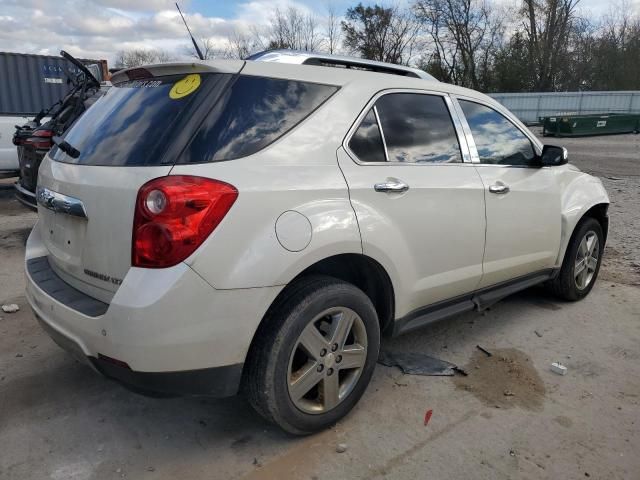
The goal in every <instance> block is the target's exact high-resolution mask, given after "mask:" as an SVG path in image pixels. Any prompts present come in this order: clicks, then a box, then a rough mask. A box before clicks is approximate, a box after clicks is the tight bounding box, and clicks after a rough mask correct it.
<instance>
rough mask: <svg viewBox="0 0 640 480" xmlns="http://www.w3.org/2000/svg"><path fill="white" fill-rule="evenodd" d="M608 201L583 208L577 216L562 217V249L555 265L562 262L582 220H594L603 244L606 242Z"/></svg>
mask: <svg viewBox="0 0 640 480" xmlns="http://www.w3.org/2000/svg"><path fill="white" fill-rule="evenodd" d="M608 210H609V201H608V199H607V201H606V202H600V203H595V204H593V205H591V206H589V207H586V208H584V209H583V210H582V211H580V212H579V214H577V215H572V216H566V215H563V218H562V224H563V229H562V230H563V234H562V249H561V250H560V253H559V255H558V259H557V261H556V263H557V264H558V265H562V261H563V260H564V255H565V253H566V251H567V247H568V246H569V242H570V241H571V238H572V237H573V235H574V233H575V231H576V228H577V227H578V225H579V224H580V222H581V221H582V219H584V218H593V219H595V220H596V221H597V222H598V223H599V224H600V227H601V228H602V235H603V236H604V243H605V244H606V241H607V234H608V231H609V215H608ZM603 247H604V245H603Z"/></svg>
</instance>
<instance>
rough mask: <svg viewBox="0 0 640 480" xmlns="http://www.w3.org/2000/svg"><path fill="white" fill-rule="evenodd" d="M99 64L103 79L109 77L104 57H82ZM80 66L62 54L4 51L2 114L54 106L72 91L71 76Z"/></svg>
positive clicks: (34, 111) (0, 75) (0, 57)
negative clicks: (106, 74) (101, 58)
mask: <svg viewBox="0 0 640 480" xmlns="http://www.w3.org/2000/svg"><path fill="white" fill-rule="evenodd" d="M80 61H81V62H82V63H84V64H98V65H99V68H98V69H95V71H96V72H98V73H99V76H100V78H98V80H99V81H102V80H104V79H105V73H106V71H107V70H106V69H107V64H106V61H104V60H86V59H81V60H80ZM77 73H78V69H77V68H76V67H75V66H74V65H73V64H72V63H71V62H69V61H67V60H65V59H64V58H62V57H59V56H51V55H31V54H24V53H11V52H0V115H8V116H19V115H35V114H37V113H38V112H40V111H41V110H42V109H46V108H49V107H51V105H53V104H54V103H56V102H57V101H58V100H60V99H61V98H62V97H64V95H65V94H66V93H67V92H68V91H69V89H70V87H71V85H70V84H69V83H68V82H67V80H68V78H69V75H76V74H77Z"/></svg>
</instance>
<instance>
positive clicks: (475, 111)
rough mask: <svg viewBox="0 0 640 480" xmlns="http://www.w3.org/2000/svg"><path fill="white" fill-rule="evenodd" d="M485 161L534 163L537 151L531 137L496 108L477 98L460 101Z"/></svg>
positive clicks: (501, 163)
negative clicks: (476, 100) (478, 100)
mask: <svg viewBox="0 0 640 480" xmlns="http://www.w3.org/2000/svg"><path fill="white" fill-rule="evenodd" d="M460 106H461V107H462V110H463V111H464V115H465V117H467V122H469V127H470V128H471V133H472V134H473V139H474V141H475V143H476V148H477V149H478V155H479V156H480V162H481V163H494V164H500V165H531V164H532V163H533V161H534V159H535V158H536V154H535V152H534V150H533V146H532V145H531V141H530V140H529V139H528V138H527V136H526V135H525V134H524V133H522V132H521V131H520V130H519V129H518V128H517V127H516V126H515V125H514V124H513V123H511V122H510V121H509V120H507V119H506V118H505V117H503V116H502V115H501V114H499V113H498V112H496V111H495V110H493V109H491V108H489V107H485V106H484V105H480V104H478V103H474V102H467V101H464V100H461V101H460Z"/></svg>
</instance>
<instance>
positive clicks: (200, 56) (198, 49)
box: [176, 2, 204, 60]
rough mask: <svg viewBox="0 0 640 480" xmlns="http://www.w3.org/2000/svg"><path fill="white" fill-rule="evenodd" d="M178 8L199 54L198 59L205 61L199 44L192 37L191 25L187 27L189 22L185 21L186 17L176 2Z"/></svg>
mask: <svg viewBox="0 0 640 480" xmlns="http://www.w3.org/2000/svg"><path fill="white" fill-rule="evenodd" d="M176 8H177V9H178V13H179V14H180V16H181V17H182V21H183V22H184V26H185V27H187V32H189V36H190V37H191V41H192V42H193V46H194V47H195V49H196V53H197V54H198V58H199V59H200V60H204V55H202V52H201V51H200V48H199V47H198V44H197V43H196V39H195V38H193V35H191V30H189V25H187V21H186V20H185V19H184V15H182V11H181V10H180V7H179V6H178V2H176Z"/></svg>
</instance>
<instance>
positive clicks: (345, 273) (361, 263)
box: [247, 253, 395, 356]
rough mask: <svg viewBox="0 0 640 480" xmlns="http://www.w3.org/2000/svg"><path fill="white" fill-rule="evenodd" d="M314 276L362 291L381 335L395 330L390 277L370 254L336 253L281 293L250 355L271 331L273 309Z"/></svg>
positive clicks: (297, 276)
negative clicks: (261, 336)
mask: <svg viewBox="0 0 640 480" xmlns="http://www.w3.org/2000/svg"><path fill="white" fill-rule="evenodd" d="M313 275H324V276H329V277H333V278H336V279H338V280H343V281H345V282H348V283H351V284H352V285H355V286H356V287H358V288H360V289H361V290H362V291H363V292H364V293H365V294H366V295H367V296H368V297H369V299H370V300H371V303H373V306H374V307H375V309H376V313H377V314H378V321H379V323H380V331H381V332H382V333H389V332H391V331H392V329H393V328H392V327H393V321H394V318H395V293H394V287H393V284H392V282H391V278H390V277H389V275H388V273H387V272H386V270H385V269H384V267H382V265H380V263H378V262H377V261H376V260H374V259H373V258H371V257H369V256H367V255H363V254H357V253H343V254H337V255H332V256H330V257H327V258H324V259H322V260H320V261H317V262H316V263H314V264H312V265H309V266H308V267H306V268H305V269H304V270H302V271H301V272H300V273H298V274H297V275H296V276H295V277H294V278H293V279H292V280H291V281H290V282H289V283H288V284H287V286H286V287H285V288H283V289H282V290H281V291H280V293H279V294H278V295H277V296H276V298H275V299H274V300H273V302H271V304H270V306H269V308H268V309H267V311H266V313H265V314H264V316H263V317H262V319H261V320H260V323H259V324H258V328H257V329H256V331H255V333H254V334H253V337H252V339H251V342H250V345H249V349H248V352H247V356H249V355H251V352H252V349H253V345H254V343H255V341H256V338H258V337H259V336H260V334H261V331H262V330H263V329H264V328H268V325H267V323H268V319H269V317H270V315H271V313H272V312H273V310H274V309H275V308H277V307H278V306H279V304H280V303H281V302H283V301H286V297H287V296H288V295H289V292H290V291H291V290H292V289H293V288H294V286H295V285H296V283H297V282H298V280H300V279H302V278H305V277H308V276H313Z"/></svg>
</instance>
